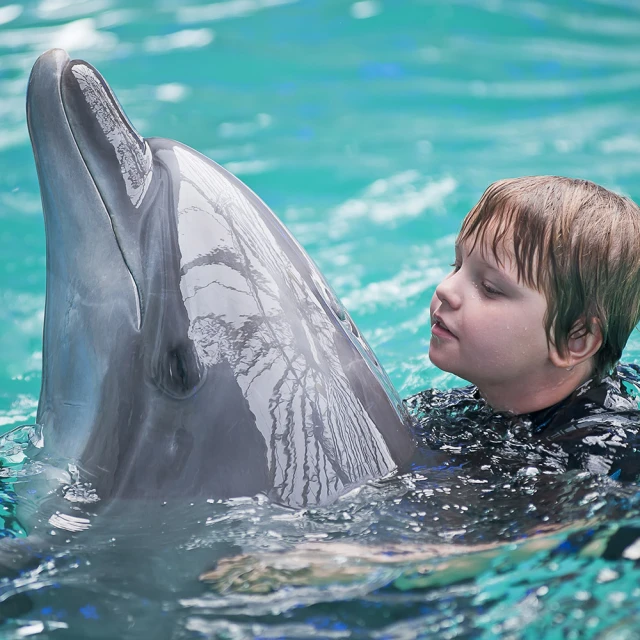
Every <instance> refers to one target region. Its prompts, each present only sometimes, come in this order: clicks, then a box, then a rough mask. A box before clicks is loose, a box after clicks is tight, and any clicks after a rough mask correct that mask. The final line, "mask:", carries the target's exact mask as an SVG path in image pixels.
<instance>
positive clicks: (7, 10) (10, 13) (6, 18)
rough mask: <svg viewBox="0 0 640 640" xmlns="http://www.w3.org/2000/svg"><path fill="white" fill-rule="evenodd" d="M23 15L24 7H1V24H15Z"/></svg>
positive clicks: (17, 5)
mask: <svg viewBox="0 0 640 640" xmlns="http://www.w3.org/2000/svg"><path fill="white" fill-rule="evenodd" d="M20 15H22V7H21V6H20V5H19V4H8V5H7V6H6V7H0V24H7V23H8V22H13V21H14V20H15V19H16V18H18V17H19V16H20Z"/></svg>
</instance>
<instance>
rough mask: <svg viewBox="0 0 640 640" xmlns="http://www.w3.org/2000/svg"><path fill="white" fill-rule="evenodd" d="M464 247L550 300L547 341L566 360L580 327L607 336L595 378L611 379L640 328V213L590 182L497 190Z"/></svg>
mask: <svg viewBox="0 0 640 640" xmlns="http://www.w3.org/2000/svg"><path fill="white" fill-rule="evenodd" d="M458 242H469V243H470V251H473V250H474V249H475V247H476V246H477V245H478V246H479V247H480V249H481V251H485V250H489V251H491V252H492V253H493V256H494V257H495V259H496V260H497V261H498V262H499V263H501V261H502V256H503V255H504V254H503V253H501V252H502V251H504V250H505V249H512V251H513V259H514V260H515V264H516V268H517V274H518V280H519V281H520V282H523V283H524V284H526V285H527V286H529V287H531V288H534V289H536V290H538V291H540V292H541V293H543V294H544V296H545V298H546V301H547V312H546V315H545V320H544V322H545V331H546V334H547V340H548V341H549V342H550V343H552V344H554V345H555V347H556V348H557V349H558V351H559V352H560V353H561V354H563V355H564V354H566V352H567V347H568V341H569V337H570V335H571V334H572V332H573V331H575V330H576V327H582V328H583V330H586V331H589V332H591V331H592V330H593V329H594V323H596V324H597V326H598V327H599V329H600V331H601V333H602V346H601V347H600V349H599V350H598V352H597V353H596V354H595V356H594V374H595V375H598V376H602V375H604V374H606V373H608V372H609V371H610V370H611V369H612V368H613V367H614V365H615V364H616V363H617V361H618V360H619V359H620V356H621V355H622V350H623V349H624V346H625V344H626V343H627V340H628V338H629V335H630V334H631V331H633V328H634V327H635V326H636V325H637V324H638V321H639V320H640V208H639V207H638V206H637V205H636V204H635V203H634V202H633V201H631V200H630V199H629V198H625V197H623V196H619V195H617V194H615V193H613V192H611V191H609V190H607V189H605V188H604V187H601V186H599V185H597V184H594V183H593V182H589V181H587V180H575V179H571V178H561V177H556V176H534V177H525V178H515V179H509V180H500V181H498V182H494V183H493V184H492V185H491V186H489V188H488V189H487V190H486V191H485V192H484V194H483V195H482V197H481V198H480V201H479V202H478V204H477V205H476V206H475V207H474V208H473V209H472V210H471V211H470V212H469V213H468V214H467V216H466V217H465V219H464V221H463V223H462V228H461V230H460V234H459V237H458Z"/></svg>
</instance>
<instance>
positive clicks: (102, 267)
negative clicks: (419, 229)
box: [27, 49, 414, 507]
mask: <svg viewBox="0 0 640 640" xmlns="http://www.w3.org/2000/svg"><path fill="white" fill-rule="evenodd" d="M27 119H28V124H29V132H30V135H31V141H32V144H33V151H34V155H35V160H36V166H37V170H38V177H39V181H40V189H41V193H42V204H43V209H44V217H45V228H46V241H47V278H46V305H45V321H44V346H43V370H42V388H41V394H40V402H39V405H38V417H37V420H38V423H39V424H41V425H42V431H43V438H44V449H43V451H44V455H46V456H47V457H48V458H49V459H62V458H64V459H66V460H69V459H71V460H73V461H74V463H75V464H76V465H77V467H78V469H80V471H81V474H82V475H83V477H84V478H85V480H87V481H90V482H91V484H92V486H93V487H94V488H95V491H96V492H97V495H98V496H99V497H100V498H101V499H112V498H118V497H125V498H142V499H154V498H157V499H161V498H165V497H172V498H181V497H184V498H185V499H186V498H192V497H198V496H199V497H211V498H227V497H234V496H243V495H254V494H256V493H260V492H262V493H266V494H267V495H268V496H269V497H271V498H272V499H273V500H275V501H277V502H280V503H282V504H285V505H289V506H293V507H300V506H305V505H313V504H320V503H324V502H327V501H329V500H331V499H332V498H333V497H335V496H337V495H339V494H340V493H343V492H344V491H346V490H347V489H349V488H350V487H353V486H356V485H357V484H358V483H362V482H363V481H365V480H367V479H370V478H375V477H380V476H383V475H385V474H388V473H390V472H391V471H393V470H394V469H396V468H398V466H402V465H403V464H405V463H406V462H407V461H408V460H409V459H410V458H411V456H412V453H413V448H414V445H413V439H412V436H411V432H410V428H409V424H408V421H407V420H408V419H407V416H406V413H405V412H404V410H403V408H402V405H401V402H400V400H399V398H398V395H397V393H396V392H395V391H394V389H393V387H392V385H391V383H390V382H389V379H388V378H387V376H386V374H385V373H384V371H383V370H382V368H381V367H380V365H379V364H378V361H377V360H376V358H375V356H374V355H373V353H372V352H371V349H370V348H369V346H368V345H367V343H366V341H365V340H364V338H363V337H362V335H361V334H360V333H359V332H358V330H357V329H356V327H355V325H354V323H353V321H352V320H351V318H350V317H349V315H348V313H347V312H346V311H345V309H344V307H343V306H342V305H341V304H340V302H339V301H338V299H337V298H336V296H335V294H334V293H333V291H332V290H331V288H330V287H329V285H328V284H327V283H326V281H325V280H324V278H323V276H322V275H321V274H320V272H319V271H318V268H317V267H316V266H315V265H314V263H313V262H312V261H311V259H310V258H309V257H308V256H307V254H306V253H305V251H304V250H303V249H302V248H301V247H300V245H299V244H298V243H297V242H296V241H295V239H294V238H293V237H292V236H291V235H290V233H289V232H288V231H287V229H286V228H285V227H284V226H283V225H282V223H281V222H280V221H279V220H278V219H277V218H276V216H275V215H274V214H273V213H272V212H271V210H270V209H269V208H268V207H267V206H266V205H265V204H264V203H263V202H262V201H261V200H260V199H259V198H258V197H257V196H256V195H255V194H254V193H253V192H252V191H251V190H250V189H249V188H248V187H246V186H245V185H244V184H243V183H242V182H240V181H239V180H238V179H237V178H235V177H234V176H233V175H231V174H230V173H229V172H227V171H226V170H225V169H223V168H222V167H220V166H219V165H217V164H216V163H215V162H212V161H211V160H209V159H208V158H206V157H204V156H202V155H201V154H199V153H198V152H196V151H194V150H193V149H190V148H188V147H186V146H184V145H182V144H180V143H179V142H174V141H172V140H166V139H162V138H148V139H145V138H143V137H141V136H140V134H138V133H137V132H136V130H135V129H134V128H133V127H132V125H131V123H130V122H129V121H128V119H127V118H126V116H125V115H124V113H123V111H122V109H121V107H120V105H119V103H118V101H117V100H116V98H115V96H114V94H113V93H112V91H111V90H110V88H109V87H108V85H107V84H106V82H105V81H104V79H103V78H102V76H101V75H100V74H99V73H98V72H97V71H96V69H94V68H93V67H92V66H91V65H89V64H87V63H86V62H84V61H81V60H70V59H69V57H68V56H67V54H66V53H65V52H64V51H62V50H59V49H57V50H56V49H54V50H51V51H48V52H47V53H45V54H43V55H42V56H41V57H40V58H39V59H38V61H37V62H36V64H35V66H34V68H33V71H32V73H31V77H30V80H29V88H28V94H27Z"/></svg>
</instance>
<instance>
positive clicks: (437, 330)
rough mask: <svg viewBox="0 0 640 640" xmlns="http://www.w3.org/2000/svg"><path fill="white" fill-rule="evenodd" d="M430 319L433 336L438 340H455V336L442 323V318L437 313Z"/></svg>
mask: <svg viewBox="0 0 640 640" xmlns="http://www.w3.org/2000/svg"><path fill="white" fill-rule="evenodd" d="M431 319H432V324H431V333H432V334H433V335H435V336H438V337H439V338H455V337H456V336H455V334H454V333H453V332H452V331H451V329H449V327H447V325H446V324H445V323H444V321H443V320H442V318H441V317H440V316H439V315H438V314H437V313H434V314H433V316H432V317H431Z"/></svg>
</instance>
